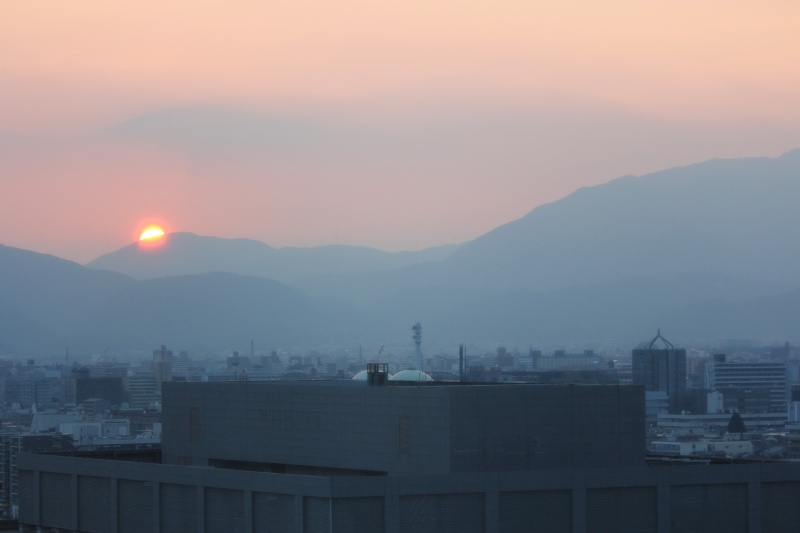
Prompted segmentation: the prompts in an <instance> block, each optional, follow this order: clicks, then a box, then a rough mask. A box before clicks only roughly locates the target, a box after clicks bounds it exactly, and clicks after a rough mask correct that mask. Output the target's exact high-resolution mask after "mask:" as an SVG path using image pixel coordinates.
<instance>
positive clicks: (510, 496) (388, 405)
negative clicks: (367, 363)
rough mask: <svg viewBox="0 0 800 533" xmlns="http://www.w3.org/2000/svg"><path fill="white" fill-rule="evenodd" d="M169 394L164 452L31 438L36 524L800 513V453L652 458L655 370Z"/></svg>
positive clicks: (491, 522) (638, 523) (513, 523)
mask: <svg viewBox="0 0 800 533" xmlns="http://www.w3.org/2000/svg"><path fill="white" fill-rule="evenodd" d="M163 402H164V403H163V416H164V433H163V443H162V449H163V458H162V462H161V464H141V463H135V462H126V461H109V460H99V459H93V458H86V457H62V456H53V455H34V454H21V455H20V457H19V462H18V464H19V467H18V469H19V494H20V515H19V517H20V521H21V523H23V524H30V525H36V526H45V527H51V528H60V529H64V530H76V531H104V532H105V531H110V532H128V531H135V532H137V533H142V532H155V531H163V532H167V531H168V532H175V531H177V532H180V531H187V532H195V531H200V532H217V531H220V532H229V531H234V532H237V531H238V532H251V531H253V532H256V531H258V532H262V531H280V532H284V531H287V532H298V533H299V532H367V531H369V532H387V533H393V532H413V533H424V532H442V531H444V532H446V531H453V532H459V533H468V532H484V531H485V532H495V531H500V532H517V531H519V532H528V531H537V532H538V531H543V532H565V531H566V532H569V531H573V532H580V533H584V532H607V531H653V532H655V531H658V532H662V533H663V532H667V531H692V530H694V531H730V532H746V531H749V532H758V531H770V532H772V531H777V532H780V531H796V529H797V525H798V524H800V510H799V509H798V506H796V505H794V502H795V501H796V500H797V498H799V497H800V465H789V464H742V465H732V464H726V465H719V466H711V465H709V464H702V465H697V464H687V465H684V466H667V465H663V466H662V465H659V466H653V465H648V464H647V462H646V460H645V442H644V431H643V428H644V393H643V389H642V387H639V386H617V385H595V386H592V385H585V386H582V385H564V386H562V385H530V384H529V385H522V384H513V385H512V384H481V385H476V384H458V383H455V384H437V383H436V382H426V383H402V382H392V381H388V380H386V379H370V380H368V381H366V382H365V381H358V382H353V381H349V382H268V383H258V382H217V383H188V382H173V383H165V384H164V395H163Z"/></svg>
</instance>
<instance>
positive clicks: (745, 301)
mask: <svg viewBox="0 0 800 533" xmlns="http://www.w3.org/2000/svg"><path fill="white" fill-rule="evenodd" d="M798 200H800V151H794V152H790V153H788V154H785V155H784V156H782V157H779V158H773V159H769V158H757V159H741V160H714V161H709V162H706V163H701V164H698V165H692V166H689V167H684V168H676V169H671V170H667V171H663V172H658V173H655V174H650V175H647V176H643V177H638V178H637V177H625V178H620V179H618V180H615V181H612V182H610V183H608V184H606V185H601V186H597V187H591V188H587V189H581V190H579V191H576V192H575V193H573V194H572V195H570V196H568V197H566V198H564V199H563V200H560V201H558V202H554V203H552V204H548V205H545V206H541V207H538V208H536V209H534V210H533V211H531V212H530V213H529V214H528V215H526V216H525V217H523V218H521V219H519V220H517V221H514V222H512V223H509V224H506V225H504V226H502V227H500V228H497V229H496V230H494V231H492V232H489V233H487V234H486V235H483V236H482V237H479V238H477V239H475V240H473V241H471V242H468V243H464V244H462V245H458V246H446V247H439V248H433V249H429V250H423V251H420V252H404V253H387V252H381V251H378V250H373V249H369V248H359V247H346V246H326V247H318V248H305V249H302V248H281V249H276V248H272V247H270V246H268V245H266V244H264V243H260V242H257V241H252V240H246V239H220V238H215V237H201V236H197V235H194V234H191V233H175V234H171V235H169V236H168V241H167V242H166V243H165V245H164V246H163V247H161V248H160V249H157V250H155V249H151V250H147V251H143V250H140V249H139V246H138V245H137V244H135V243H134V244H132V245H129V246H126V247H124V248H122V249H120V250H117V251H116V252H112V253H110V254H107V255H104V256H102V257H100V258H98V259H96V260H95V261H93V262H91V263H90V264H89V265H87V266H81V265H78V264H76V263H72V262H70V261H65V260H62V259H58V258H56V257H53V256H47V255H43V254H37V253H34V252H29V251H25V250H19V249H15V248H10V247H6V246H0V355H2V354H3V353H9V354H15V353H18V354H28V353H41V352H43V351H44V352H60V351H62V350H63V349H64V347H65V346H70V347H71V348H72V349H74V350H76V351H80V350H84V351H93V350H103V349H106V348H110V349H114V350H125V349H153V347H156V346H158V345H160V344H165V343H166V344H169V345H170V346H174V347H175V348H177V349H184V348H186V349H193V350H194V349H206V350H218V349H226V348H238V347H241V346H243V345H247V344H249V341H250V339H253V340H255V341H256V342H257V343H258V345H259V346H271V347H277V346H286V345H303V346H314V345H325V344H338V345H348V344H350V345H353V346H355V345H358V344H360V343H367V342H373V343H378V344H383V343H387V344H390V343H395V342H396V343H401V344H402V343H404V342H408V343H409V345H410V336H409V327H410V324H412V323H414V322H416V321H421V322H422V323H423V325H424V327H425V341H426V342H429V343H432V344H436V345H455V344H456V343H458V342H461V341H466V342H475V343H479V344H480V343H483V344H500V343H502V344H508V345H512V346H514V345H516V346H520V347H523V348H524V347H527V346H529V345H533V346H536V345H539V344H542V343H559V342H563V343H566V342H568V341H585V342H586V343H587V345H591V344H592V343H599V344H604V345H608V344H612V345H617V346H620V347H626V346H632V345H635V343H636V342H638V341H639V340H642V339H644V338H645V337H648V336H651V335H652V332H653V330H654V329H655V328H657V327H662V328H663V329H664V330H665V331H668V332H669V333H670V334H669V337H670V338H671V340H673V341H681V340H682V339H683V340H691V339H724V338H754V339H761V340H764V341H765V342H767V341H768V342H774V341H782V340H790V341H793V342H798V341H799V340H800V320H798V317H800V275H798V265H800V238H798V237H797V236H796V230H795V227H794V225H793V224H792V222H793V218H792V217H793V213H794V209H795V204H797V203H798ZM112 271H115V272H112ZM409 348H410V346H409Z"/></svg>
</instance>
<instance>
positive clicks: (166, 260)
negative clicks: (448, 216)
mask: <svg viewBox="0 0 800 533" xmlns="http://www.w3.org/2000/svg"><path fill="white" fill-rule="evenodd" d="M457 247H458V246H457V245H447V246H438V247H434V248H429V249H426V250H421V251H418V252H394V253H391V252H383V251H381V250H376V249H374V248H367V247H361V246H317V247H311V248H294V247H286V248H273V247H271V246H269V245H267V244H265V243H263V242H260V241H255V240H251V239H222V238H218V237H204V236H200V235H195V234H194V233H188V232H181V233H171V234H169V235H168V236H167V242H166V243H165V244H164V245H163V246H161V247H158V248H148V249H143V248H141V247H140V246H139V244H138V243H133V244H130V245H128V246H125V247H124V248H121V249H119V250H117V251H115V252H111V253H109V254H106V255H103V256H101V257H98V258H97V259H95V260H94V261H92V262H90V263H89V264H87V266H89V267H91V268H96V269H102V270H112V271H115V272H121V273H124V274H127V275H129V276H131V277H134V278H137V279H153V278H160V277H164V276H178V275H183V274H206V273H209V272H231V273H235V274H242V275H246V276H258V277H263V278H269V279H275V280H279V281H291V280H293V279H297V278H302V277H308V276H315V275H329V274H360V273H364V272H370V271H376V270H390V269H396V268H400V267H404V266H407V265H410V264H414V263H420V262H427V261H440V260H442V259H444V258H445V257H447V256H448V255H449V254H450V253H452V252H453V251H454V250H455V249H456V248H457Z"/></svg>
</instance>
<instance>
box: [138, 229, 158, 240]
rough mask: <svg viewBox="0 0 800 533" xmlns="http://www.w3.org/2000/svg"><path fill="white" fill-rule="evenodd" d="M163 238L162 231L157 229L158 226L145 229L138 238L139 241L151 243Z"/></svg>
mask: <svg viewBox="0 0 800 533" xmlns="http://www.w3.org/2000/svg"><path fill="white" fill-rule="evenodd" d="M163 236H164V230H163V229H161V228H159V227H158V226H149V227H147V228H145V230H144V231H143V232H142V234H141V235H140V236H139V240H140V241H152V240H155V239H160V238H161V237H163Z"/></svg>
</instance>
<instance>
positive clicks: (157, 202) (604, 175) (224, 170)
mask: <svg viewBox="0 0 800 533" xmlns="http://www.w3.org/2000/svg"><path fill="white" fill-rule="evenodd" d="M2 9H3V11H4V13H5V14H6V15H7V16H3V17H0V45H2V46H3V49H5V50H9V51H11V53H7V54H3V56H2V58H0V80H2V83H0V186H2V188H3V190H4V191H7V193H6V194H3V195H2V198H0V224H2V225H3V227H4V228H6V230H5V231H4V232H3V235H2V238H1V239H0V241H2V242H3V243H5V244H7V245H11V246H17V247H22V248H26V249H32V250H36V251H39V252H45V253H52V254H55V255H58V256H59V257H64V258H68V259H72V260H76V261H78V262H82V263H85V262H87V261H90V260H92V259H95V258H96V257H98V256H100V255H102V254H104V253H108V252H110V251H112V250H115V249H118V248H120V247H122V246H124V245H126V244H128V243H130V242H134V241H135V240H137V239H138V236H139V234H140V233H141V231H142V230H143V229H144V227H146V226H147V225H150V224H159V225H162V226H164V228H165V229H166V230H167V231H191V232H195V233H198V234H201V235H215V236H219V237H227V238H236V237H244V238H251V239H256V240H260V241H262V242H266V243H268V244H270V245H272V246H278V247H280V246H314V245H322V244H350V245H364V246H371V247H376V248H380V249H384V250H389V251H397V250H406V249H421V248H425V247H429V246H435V245H439V244H447V243H457V242H464V241H467V240H470V239H474V238H475V237H477V236H479V235H482V234H484V233H486V232H488V231H490V230H492V229H494V228H496V227H498V226H500V225H502V224H504V223H506V222H509V221H511V220H515V219H518V218H520V217H522V216H523V215H525V214H526V213H528V212H529V211H530V210H532V209H534V208H535V207H536V206H539V205H542V204H545V203H548V202H552V201H555V200H557V199H559V198H562V197H564V196H566V195H567V194H569V193H571V192H572V191H574V190H576V189H578V188H580V187H586V186H593V185H597V184H601V183H606V182H608V181H610V180H612V179H615V178H617V177H619V176H622V175H627V174H635V175H641V174H645V173H648V172H653V171H657V170H660V169H664V168H669V167H675V166H681V165H687V164H690V163H694V162H697V161H702V160H706V159H710V158H715V157H721V158H730V157H746V156H771V157H772V156H777V155H780V154H781V153H784V152H786V151H789V150H791V149H794V148H797V147H798V146H800V120H798V119H800V106H798V104H797V101H796V98H795V95H796V94H797V92H798V90H800V78H798V76H797V74H796V69H794V68H793V66H794V58H796V57H797V54H798V52H800V50H798V48H799V47H800V43H799V42H798V41H797V39H796V28H797V27H798V26H799V25H800V8H798V7H797V6H796V5H794V4H793V3H790V2H784V1H772V2H767V3H761V4H759V5H757V6H756V5H751V4H749V3H746V2H734V3H722V2H712V3H706V4H703V5H702V6H699V5H694V4H691V3H686V2H680V3H670V4H669V5H658V6H656V5H652V6H643V5H638V4H634V3H630V2H622V1H616V2H613V3H610V4H608V3H606V4H604V5H603V6H598V5H594V4H592V3H587V2H574V3H570V4H568V5H559V6H554V5H547V4H544V3H517V2H503V3H502V4H491V5H489V4H488V3H484V2H466V3H465V2H459V3H455V2H444V3H437V4H436V5H428V4H423V3H418V2H417V3H414V2H412V3H408V2H405V3H390V4H388V5H386V4H384V5H381V6H375V5H371V4H368V3H359V2H344V3H337V4H336V5H335V6H334V5H327V4H324V3H320V2H305V3H302V4H294V3H293V4H291V5H289V4H285V5H275V4H271V5H269V6H266V5H261V4H259V3H240V4H237V5H235V6H232V7H227V8H225V9H222V8H221V7H216V6H214V5H212V4H204V3H200V4H198V3H196V2H193V3H191V4H189V3H183V2H179V3H173V4H170V6H163V5H160V4H155V3H139V4H137V5H135V6H112V5H106V4H104V3H100V2H89V3H85V4H81V5H80V6H74V5H71V6H69V7H66V6H64V7H61V6H51V7H50V8H49V9H47V10H42V9H40V6H36V5H26V4H11V5H7V6H3V8H2Z"/></svg>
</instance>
